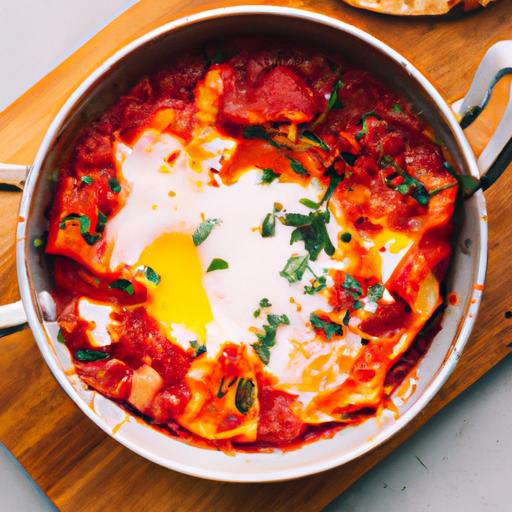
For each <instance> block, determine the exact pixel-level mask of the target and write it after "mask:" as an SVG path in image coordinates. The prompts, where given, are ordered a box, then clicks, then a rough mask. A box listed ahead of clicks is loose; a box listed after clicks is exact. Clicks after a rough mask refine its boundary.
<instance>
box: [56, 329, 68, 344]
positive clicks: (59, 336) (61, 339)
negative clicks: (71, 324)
mask: <svg viewBox="0 0 512 512" xmlns="http://www.w3.org/2000/svg"><path fill="white" fill-rule="evenodd" d="M57 341H58V342H59V343H66V339H65V338H64V332H63V331H62V328H61V329H59V332H58V333H57Z"/></svg>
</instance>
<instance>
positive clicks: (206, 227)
mask: <svg viewBox="0 0 512 512" xmlns="http://www.w3.org/2000/svg"><path fill="white" fill-rule="evenodd" d="M221 222H222V221H221V220H220V219H205V220H203V222H201V224H199V226H197V228H196V230H195V231H194V233H193V235H192V240H193V242H194V245H196V246H197V245H201V244H202V243H203V242H204V241H205V240H206V239H207V238H208V237H209V236H210V233H211V232H212V230H213V228H214V227H215V226H218V225H219V224H220V223H221Z"/></svg>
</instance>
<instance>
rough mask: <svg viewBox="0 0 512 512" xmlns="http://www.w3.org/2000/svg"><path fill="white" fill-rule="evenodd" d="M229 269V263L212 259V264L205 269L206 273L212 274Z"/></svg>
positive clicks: (220, 259)
mask: <svg viewBox="0 0 512 512" xmlns="http://www.w3.org/2000/svg"><path fill="white" fill-rule="evenodd" d="M227 268H229V263H228V262H227V261H226V260H223V259H222V258H213V260H212V262H211V263H210V265H209V266H208V268H207V269H206V272H213V271H214V270H226V269H227Z"/></svg>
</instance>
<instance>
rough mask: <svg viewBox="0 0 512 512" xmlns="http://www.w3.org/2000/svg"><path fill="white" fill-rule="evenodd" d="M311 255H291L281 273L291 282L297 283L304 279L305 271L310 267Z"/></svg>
mask: <svg viewBox="0 0 512 512" xmlns="http://www.w3.org/2000/svg"><path fill="white" fill-rule="evenodd" d="M308 264H309V256H308V255H307V254H305V255H304V256H291V257H290V258H288V261H287V262H286V265H285V267H284V268H283V270H281V272H279V275H280V276H281V277H284V278H285V279H286V280H287V281H288V282H289V283H290V284H292V283H296V282H298V281H300V280H301V279H302V276H303V275H304V272H305V271H306V269H307V268H308Z"/></svg>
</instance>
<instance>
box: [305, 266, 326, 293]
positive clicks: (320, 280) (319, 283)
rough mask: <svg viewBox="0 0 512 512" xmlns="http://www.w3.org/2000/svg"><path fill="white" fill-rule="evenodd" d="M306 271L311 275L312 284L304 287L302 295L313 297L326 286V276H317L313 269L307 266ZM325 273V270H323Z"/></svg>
mask: <svg viewBox="0 0 512 512" xmlns="http://www.w3.org/2000/svg"><path fill="white" fill-rule="evenodd" d="M308 270H309V271H310V272H311V274H313V279H314V282H313V283H312V284H311V285H305V286H304V293H305V294H306V295H314V294H315V293H318V292H319V291H320V290H323V289H324V288H325V287H326V285H327V277H326V276H317V275H316V274H315V272H314V271H313V269H312V268H311V267H310V266H309V265H308ZM324 272H325V270H324Z"/></svg>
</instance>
